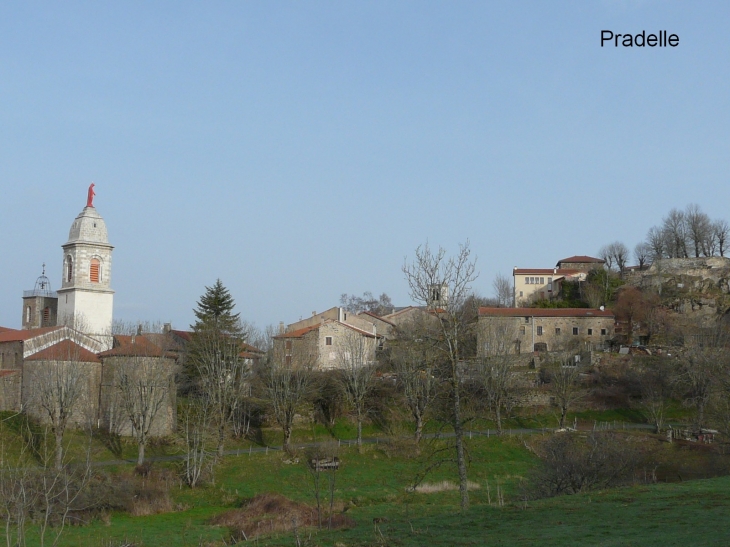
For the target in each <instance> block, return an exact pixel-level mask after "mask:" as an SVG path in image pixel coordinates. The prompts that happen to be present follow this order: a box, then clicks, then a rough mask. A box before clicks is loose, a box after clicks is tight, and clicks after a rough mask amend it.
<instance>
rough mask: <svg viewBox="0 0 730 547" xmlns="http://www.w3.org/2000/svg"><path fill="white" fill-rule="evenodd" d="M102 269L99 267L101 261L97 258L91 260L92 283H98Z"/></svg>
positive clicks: (90, 273) (90, 274) (90, 275)
mask: <svg viewBox="0 0 730 547" xmlns="http://www.w3.org/2000/svg"><path fill="white" fill-rule="evenodd" d="M100 269H101V266H100V265H99V261H98V260H97V259H96V258H92V259H91V265H90V267H89V279H90V280H91V282H92V283H98V282H99V278H100Z"/></svg>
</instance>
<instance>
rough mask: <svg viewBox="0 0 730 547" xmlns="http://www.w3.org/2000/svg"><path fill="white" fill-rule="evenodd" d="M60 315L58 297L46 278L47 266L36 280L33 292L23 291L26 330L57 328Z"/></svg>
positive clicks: (24, 325) (24, 326) (44, 266)
mask: <svg viewBox="0 0 730 547" xmlns="http://www.w3.org/2000/svg"><path fill="white" fill-rule="evenodd" d="M57 313H58V295H57V294H56V293H55V292H53V290H52V289H51V282H50V281H49V280H48V278H47V277H46V265H45V264H43V273H42V274H41V275H40V277H38V279H36V282H35V287H34V288H33V290H32V291H23V320H22V323H21V324H22V325H23V328H24V329H37V328H41V327H55V326H56V316H57Z"/></svg>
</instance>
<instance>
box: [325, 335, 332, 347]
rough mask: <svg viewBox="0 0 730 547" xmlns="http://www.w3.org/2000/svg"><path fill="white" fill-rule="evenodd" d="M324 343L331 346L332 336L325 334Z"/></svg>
mask: <svg viewBox="0 0 730 547" xmlns="http://www.w3.org/2000/svg"><path fill="white" fill-rule="evenodd" d="M324 345H325V346H331V345H332V337H331V336H325V337H324Z"/></svg>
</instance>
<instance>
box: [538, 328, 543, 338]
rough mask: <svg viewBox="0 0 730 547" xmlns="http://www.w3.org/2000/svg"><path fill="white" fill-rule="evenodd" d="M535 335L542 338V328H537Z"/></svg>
mask: <svg viewBox="0 0 730 547" xmlns="http://www.w3.org/2000/svg"><path fill="white" fill-rule="evenodd" d="M537 335H538V336H542V327H537Z"/></svg>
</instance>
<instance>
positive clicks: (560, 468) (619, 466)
mask: <svg viewBox="0 0 730 547" xmlns="http://www.w3.org/2000/svg"><path fill="white" fill-rule="evenodd" d="M531 448H532V449H533V451H534V452H535V453H536V454H537V455H538V456H539V457H540V459H541V460H542V465H541V466H540V467H539V468H538V469H536V470H535V471H534V472H533V473H532V475H531V476H530V477H529V479H528V483H527V489H528V491H527V492H526V497H528V498H533V499H534V498H541V497H550V496H559V495H561V494H577V493H578V492H585V491H588V490H594V489H599V488H608V487H612V486H620V485H623V484H627V483H630V482H632V481H634V478H635V476H636V475H637V471H639V470H640V469H641V470H642V471H643V469H645V468H646V467H647V466H651V467H652V469H653V468H655V465H653V460H652V458H651V454H650V452H648V451H647V450H645V449H642V448H641V447H639V446H638V444H637V443H636V442H634V438H633V437H631V436H630V435H621V434H619V433H617V432H614V431H602V432H593V433H590V434H583V433H578V432H575V433H570V432H564V433H556V434H555V435H553V436H552V437H550V438H549V439H547V440H546V441H544V442H543V443H540V444H539V445H537V446H535V447H531Z"/></svg>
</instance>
